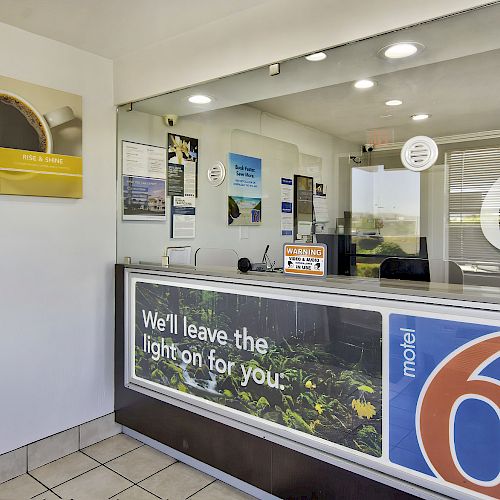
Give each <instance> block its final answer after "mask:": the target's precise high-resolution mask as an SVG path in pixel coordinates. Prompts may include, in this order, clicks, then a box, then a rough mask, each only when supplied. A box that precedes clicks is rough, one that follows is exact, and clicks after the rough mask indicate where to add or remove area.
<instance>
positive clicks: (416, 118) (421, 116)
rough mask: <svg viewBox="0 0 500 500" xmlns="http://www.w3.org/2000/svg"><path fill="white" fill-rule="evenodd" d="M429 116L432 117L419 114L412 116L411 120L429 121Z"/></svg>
mask: <svg viewBox="0 0 500 500" xmlns="http://www.w3.org/2000/svg"><path fill="white" fill-rule="evenodd" d="M429 116H431V115H428V114H427V113H418V114H416V115H411V119H412V120H415V121H416V122H419V121H421V120H427V118H429Z"/></svg>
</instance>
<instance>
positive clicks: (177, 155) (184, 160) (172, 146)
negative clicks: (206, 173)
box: [167, 134, 198, 196]
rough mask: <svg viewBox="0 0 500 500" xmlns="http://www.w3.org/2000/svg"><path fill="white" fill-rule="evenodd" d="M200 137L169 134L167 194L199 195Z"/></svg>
mask: <svg viewBox="0 0 500 500" xmlns="http://www.w3.org/2000/svg"><path fill="white" fill-rule="evenodd" d="M197 176H198V139H194V138H193V137H186V136H183V135H177V134H168V165H167V195H168V196H197Z"/></svg>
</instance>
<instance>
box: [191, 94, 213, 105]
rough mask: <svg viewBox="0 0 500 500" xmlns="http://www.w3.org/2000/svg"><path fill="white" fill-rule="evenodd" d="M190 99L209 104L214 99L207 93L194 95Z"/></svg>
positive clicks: (195, 102)
mask: <svg viewBox="0 0 500 500" xmlns="http://www.w3.org/2000/svg"><path fill="white" fill-rule="evenodd" d="M188 101H189V102H190V103H192V104H208V103H209V102H212V99H211V98H210V97H208V96H207V95H202V94H198V95H192V96H191V97H190V98H189V99H188Z"/></svg>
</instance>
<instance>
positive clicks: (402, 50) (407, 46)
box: [379, 42, 424, 59]
mask: <svg viewBox="0 0 500 500" xmlns="http://www.w3.org/2000/svg"><path fill="white" fill-rule="evenodd" d="M423 48H424V46H423V45H422V44H421V43H416V42H400V43H392V44H391V45H387V46H386V47H383V48H381V49H380V50H379V54H380V55H383V56H384V57H387V59H403V58H404V57H410V56H413V55H414V54H416V53H417V52H419V51H421V50H422V49H423Z"/></svg>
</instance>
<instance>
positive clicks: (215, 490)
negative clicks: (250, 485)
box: [189, 481, 255, 500]
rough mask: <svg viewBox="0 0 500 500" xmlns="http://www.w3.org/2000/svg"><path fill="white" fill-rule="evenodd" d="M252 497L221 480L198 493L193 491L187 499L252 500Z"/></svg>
mask: <svg viewBox="0 0 500 500" xmlns="http://www.w3.org/2000/svg"><path fill="white" fill-rule="evenodd" d="M254 498H255V497H253V496H251V495H247V494H246V493H243V492H242V491H240V490H237V489H236V488H233V487H232V486H229V484H226V483H223V482H222V481H215V482H214V483H212V484H209V485H208V486H207V487H206V488H203V489H202V490H201V491H199V492H198V493H195V494H194V495H193V496H192V497H191V498H190V499H189V500H221V499H224V500H252V499H254Z"/></svg>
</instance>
